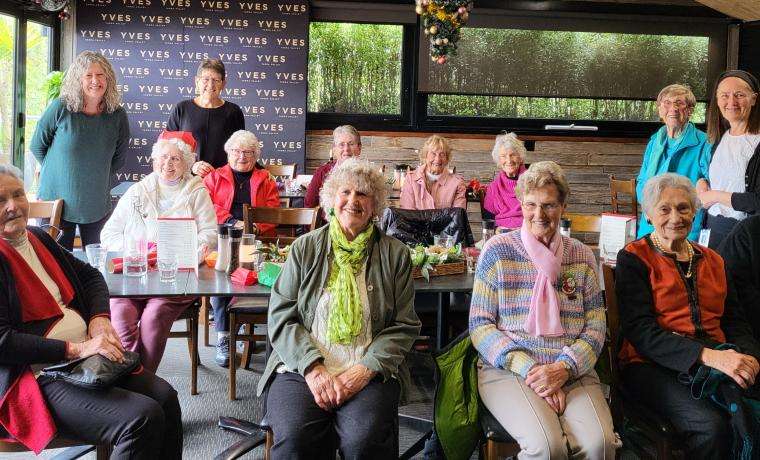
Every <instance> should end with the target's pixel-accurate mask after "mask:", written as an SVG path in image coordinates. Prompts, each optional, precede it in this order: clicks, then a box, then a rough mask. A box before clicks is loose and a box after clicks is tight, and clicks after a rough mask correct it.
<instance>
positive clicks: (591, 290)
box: [470, 161, 618, 459]
mask: <svg viewBox="0 0 760 460" xmlns="http://www.w3.org/2000/svg"><path fill="white" fill-rule="evenodd" d="M515 191H516V194H517V198H518V199H519V200H520V204H521V207H522V212H523V224H522V227H521V228H520V229H518V230H515V231H512V232H509V233H504V234H500V235H498V236H496V237H494V238H492V239H491V240H489V241H488V243H487V244H486V246H485V248H484V249H483V253H482V255H481V257H480V260H479V262H478V267H477V270H476V274H475V285H474V288H473V295H472V304H471V307H470V335H471V337H472V342H473V344H474V346H475V348H476V349H477V350H478V352H479V354H480V361H479V363H478V391H479V393H480V397H481V400H482V401H483V404H484V405H485V406H486V407H487V408H488V410H489V411H490V412H491V413H492V414H493V415H494V417H496V419H497V420H498V421H499V422H500V423H501V424H502V426H503V427H504V429H506V430H507V431H508V432H509V433H510V434H511V435H512V437H514V438H515V439H516V440H517V441H518V442H519V443H520V447H521V449H522V452H521V453H520V458H521V459H523V458H526V459H527V458H536V459H539V458H552V459H555V458H568V457H576V456H578V457H583V458H591V459H601V458H614V454H615V449H616V447H617V444H618V443H617V441H616V437H615V434H614V431H613V426H612V417H611V415H610V410H609V407H608V406H607V403H606V401H605V399H604V395H603V394H602V390H601V386H600V383H599V378H598V376H597V375H596V372H594V364H595V363H596V360H597V358H598V356H599V353H600V352H601V349H602V345H603V343H604V337H605V327H606V325H605V316H604V307H603V305H602V294H601V291H600V289H599V281H598V280H599V278H598V275H597V270H596V267H597V264H596V259H595V258H594V255H593V254H592V253H591V250H590V249H589V248H588V247H586V246H585V245H583V244H582V243H580V242H579V241H577V240H574V239H571V238H567V237H563V236H561V235H560V234H559V232H557V228H558V227H559V220H560V217H561V216H562V212H563V211H564V210H565V206H566V202H567V196H568V193H569V187H568V185H567V181H566V179H565V176H564V173H563V172H562V169H560V167H559V166H558V165H557V164H556V163H554V162H552V161H542V162H538V163H534V164H533V165H531V167H530V169H528V171H527V172H525V173H524V174H522V175H521V176H520V179H519V180H518V183H517V187H516V190H515Z"/></svg>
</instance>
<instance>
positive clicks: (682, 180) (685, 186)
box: [641, 173, 702, 216]
mask: <svg viewBox="0 0 760 460" xmlns="http://www.w3.org/2000/svg"><path fill="white" fill-rule="evenodd" d="M667 188H675V189H679V190H683V191H684V192H686V193H687V194H688V195H689V201H690V202H691V208H692V210H694V211H695V212H696V211H697V210H698V209H699V208H701V207H702V205H701V203H700V202H699V197H698V196H697V189H696V188H695V187H694V184H692V183H691V180H689V178H687V177H685V176H682V175H680V174H676V173H663V174H658V175H656V176H654V177H652V178H650V179H649V180H648V181H647V183H646V184H644V191H643V192H642V194H641V195H642V199H641V207H642V209H643V210H644V213H645V214H646V215H647V216H651V215H652V213H651V212H650V211H652V210H653V209H654V207H655V206H656V205H657V203H658V202H659V201H660V196H662V192H664V191H665V189H667Z"/></svg>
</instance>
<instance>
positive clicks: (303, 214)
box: [243, 204, 320, 243]
mask: <svg viewBox="0 0 760 460" xmlns="http://www.w3.org/2000/svg"><path fill="white" fill-rule="evenodd" d="M319 209H320V208H319V206H317V207H314V208H268V207H252V206H250V205H247V204H244V205H243V228H244V230H245V232H246V233H250V232H251V230H252V229H253V223H254V222H259V223H265V224H275V225H277V228H278V229H288V228H290V229H295V228H296V227H304V228H305V230H306V231H309V232H310V231H312V230H314V229H315V228H316V227H317V219H318V218H319ZM278 233H279V232H278ZM261 239H262V240H263V241H266V240H273V239H274V240H276V239H279V240H280V242H282V243H284V242H285V240H286V239H295V238H294V235H285V236H277V237H262V238H261Z"/></svg>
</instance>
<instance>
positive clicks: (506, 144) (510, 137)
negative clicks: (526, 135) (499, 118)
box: [491, 133, 528, 166]
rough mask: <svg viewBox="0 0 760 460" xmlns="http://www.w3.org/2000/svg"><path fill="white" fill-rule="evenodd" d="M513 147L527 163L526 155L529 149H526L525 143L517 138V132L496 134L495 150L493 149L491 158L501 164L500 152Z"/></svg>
mask: <svg viewBox="0 0 760 460" xmlns="http://www.w3.org/2000/svg"><path fill="white" fill-rule="evenodd" d="M509 149H512V150H514V151H515V153H516V154H518V155H520V160H522V162H523V163H525V156H526V155H527V154H528V151H527V150H526V149H525V143H523V141H521V140H520V139H518V138H517V134H515V133H504V134H499V135H498V136H496V142H494V144H493V150H492V151H491V158H493V162H494V163H496V165H497V166H498V165H499V154H500V153H501V152H502V151H507V150H509Z"/></svg>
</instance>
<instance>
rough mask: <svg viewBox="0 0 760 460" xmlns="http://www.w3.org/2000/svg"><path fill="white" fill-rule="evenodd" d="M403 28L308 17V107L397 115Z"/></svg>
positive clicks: (312, 108) (339, 111) (399, 110)
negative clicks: (309, 22)
mask: <svg viewBox="0 0 760 460" xmlns="http://www.w3.org/2000/svg"><path fill="white" fill-rule="evenodd" d="M402 35H403V27H402V26H396V25H385V24H353V23H330V22H312V23H311V25H310V26H309V99H308V110H309V111H310V112H335V113H364V114H400V113H401V45H402Z"/></svg>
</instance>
